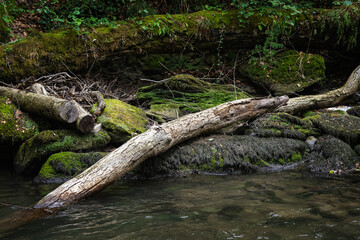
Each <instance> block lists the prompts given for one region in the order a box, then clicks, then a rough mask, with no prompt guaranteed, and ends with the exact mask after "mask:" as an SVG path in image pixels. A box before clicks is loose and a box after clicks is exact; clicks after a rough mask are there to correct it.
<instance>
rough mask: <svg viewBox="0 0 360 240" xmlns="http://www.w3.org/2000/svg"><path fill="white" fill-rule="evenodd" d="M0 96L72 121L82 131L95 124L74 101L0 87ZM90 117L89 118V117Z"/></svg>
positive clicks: (29, 109)
mask: <svg viewBox="0 0 360 240" xmlns="http://www.w3.org/2000/svg"><path fill="white" fill-rule="evenodd" d="M0 96H4V97H8V98H9V99H10V100H11V101H12V102H13V103H14V104H15V105H18V107H19V108H20V109H21V110H23V111H25V112H30V113H34V114H37V115H39V116H43V117H46V118H49V119H54V120H57V121H60V122H64V123H74V122H75V121H76V126H77V128H78V129H79V130H80V131H82V132H90V131H91V130H92V129H93V128H94V125H95V122H94V119H93V118H92V116H91V115H90V114H89V113H87V112H86V111H85V110H84V109H83V108H82V107H81V106H80V105H79V104H78V103H76V102H75V101H68V100H65V99H60V98H56V97H51V96H46V95H43V94H36V93H31V92H25V91H21V90H18V89H13V88H8V87H0ZM89 117H90V118H91V119H90V118H89Z"/></svg>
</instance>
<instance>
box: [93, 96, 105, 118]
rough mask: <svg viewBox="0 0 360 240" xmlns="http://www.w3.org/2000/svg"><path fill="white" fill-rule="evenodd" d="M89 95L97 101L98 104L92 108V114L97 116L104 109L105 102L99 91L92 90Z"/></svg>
mask: <svg viewBox="0 0 360 240" xmlns="http://www.w3.org/2000/svg"><path fill="white" fill-rule="evenodd" d="M91 96H92V97H94V98H96V100H97V102H98V106H97V107H95V108H94V109H93V110H94V111H93V115H94V116H96V117H98V116H100V115H101V113H102V112H103V111H104V109H105V107H106V104H105V100H104V97H103V95H102V94H101V93H100V92H99V91H93V92H91Z"/></svg>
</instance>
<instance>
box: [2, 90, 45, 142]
mask: <svg viewBox="0 0 360 240" xmlns="http://www.w3.org/2000/svg"><path fill="white" fill-rule="evenodd" d="M37 133H39V126H38V125H37V123H36V122H35V121H33V120H32V119H31V118H30V117H29V116H28V115H27V114H26V113H24V112H21V111H20V110H18V109H17V107H16V106H15V104H13V103H12V102H11V100H10V99H8V98H5V97H0V145H3V144H6V145H12V144H21V143H23V142H25V141H26V140H27V139H29V138H31V137H32V136H34V135H35V134H37Z"/></svg>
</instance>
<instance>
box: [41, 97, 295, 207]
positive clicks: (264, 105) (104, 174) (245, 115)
mask: <svg viewBox="0 0 360 240" xmlns="http://www.w3.org/2000/svg"><path fill="white" fill-rule="evenodd" d="M287 100H288V97H287V96H282V97H277V98H269V99H258V100H256V99H243V100H236V101H232V102H227V103H224V104H221V105H219V106H216V107H214V108H210V109H207V110H204V111H202V112H198V113H194V114H189V115H186V116H184V117H182V118H179V119H177V120H174V121H171V122H168V123H165V124H163V125H160V126H153V127H152V128H150V129H149V130H148V131H146V132H145V133H143V134H140V135H138V136H136V137H134V138H132V139H130V140H129V141H128V142H126V143H125V144H123V145H122V146H121V147H119V148H118V149H116V150H115V151H113V152H112V153H110V154H109V155H108V156H106V157H104V158H102V159H101V160H100V161H98V162H97V163H96V164H94V165H93V166H91V167H90V168H88V169H87V170H85V171H84V172H82V173H81V174H79V175H78V176H76V177H75V178H73V179H71V180H69V181H67V182H66V183H64V184H62V185H61V186H59V187H58V188H57V189H55V190H54V191H52V192H51V193H49V194H48V195H46V196H45V197H44V198H43V199H41V200H40V201H39V202H38V203H37V204H36V205H35V206H34V208H37V209H39V208H40V209H58V208H62V207H66V206H67V205H69V204H72V203H74V202H77V201H79V200H80V199H82V198H85V197H86V196H88V195H90V194H93V193H95V192H97V191H99V190H101V189H103V188H105V187H106V186H108V185H109V184H110V183H112V182H114V181H116V180H117V179H119V177H121V176H123V175H124V174H125V173H127V172H128V171H130V170H131V169H133V168H134V167H135V166H136V165H138V164H139V163H141V162H142V161H144V160H145V159H147V158H150V157H153V156H156V155H158V154H160V153H163V152H165V151H166V150H168V149H169V148H171V147H173V146H175V145H176V144H179V143H181V142H183V141H185V140H188V139H190V138H193V137H196V136H199V135H201V134H204V133H207V132H211V131H215V130H218V129H221V128H224V127H226V126H229V125H231V124H233V123H235V122H237V121H240V120H249V119H252V118H255V117H257V116H259V115H262V114H264V113H266V112H269V111H273V110H275V108H277V107H278V106H280V105H283V104H285V103H286V102H287Z"/></svg>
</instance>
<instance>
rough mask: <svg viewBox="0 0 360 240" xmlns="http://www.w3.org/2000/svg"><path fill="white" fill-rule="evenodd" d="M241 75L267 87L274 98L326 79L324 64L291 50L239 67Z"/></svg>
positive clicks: (317, 59) (314, 55)
mask: <svg viewBox="0 0 360 240" xmlns="http://www.w3.org/2000/svg"><path fill="white" fill-rule="evenodd" d="M240 71H241V73H242V75H244V76H245V77H247V78H248V79H249V80H251V81H253V82H254V83H259V84H261V85H263V86H265V87H267V88H268V89H269V90H270V91H271V92H272V93H274V94H275V95H288V94H293V93H297V92H301V91H303V90H304V89H305V88H307V87H309V86H311V85H313V84H315V83H321V81H322V80H324V78H325V61H324V59H323V57H321V56H319V55H316V54H306V53H303V52H297V51H293V50H288V51H284V52H281V53H278V54H276V55H275V56H273V57H271V58H270V57H265V58H258V59H256V60H255V62H253V63H244V64H242V65H241V67H240Z"/></svg>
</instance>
